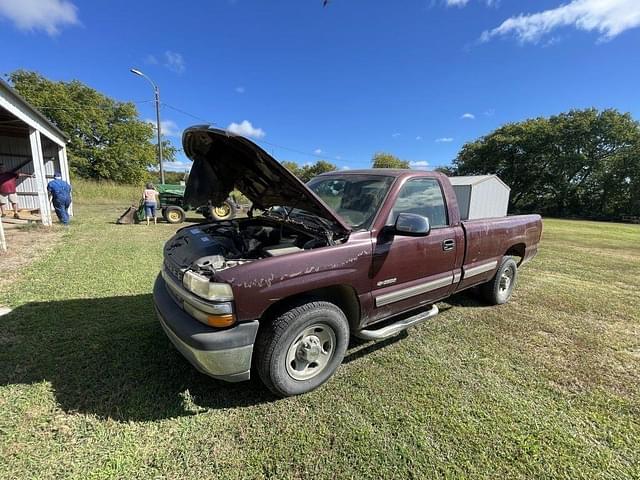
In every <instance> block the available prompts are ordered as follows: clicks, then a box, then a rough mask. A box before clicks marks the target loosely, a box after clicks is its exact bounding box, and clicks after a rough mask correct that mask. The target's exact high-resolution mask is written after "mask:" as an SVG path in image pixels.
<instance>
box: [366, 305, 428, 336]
mask: <svg viewBox="0 0 640 480" xmlns="http://www.w3.org/2000/svg"><path fill="white" fill-rule="evenodd" d="M438 312H439V310H438V307H436V306H435V305H433V306H432V307H431V308H430V309H429V310H427V311H426V312H420V313H418V314H416V315H413V316H412V317H408V318H404V319H402V320H399V321H397V322H395V323H392V324H391V325H387V326H386V327H382V328H378V329H376V330H366V329H365V330H360V331H358V332H354V335H355V336H356V337H358V338H362V339H363V340H384V339H385V338H389V337H393V336H394V335H397V334H399V333H400V332H402V331H404V330H406V329H407V328H409V327H413V326H414V325H418V324H420V323H422V322H425V321H427V320H429V319H430V318H433V317H435V316H436V315H438Z"/></svg>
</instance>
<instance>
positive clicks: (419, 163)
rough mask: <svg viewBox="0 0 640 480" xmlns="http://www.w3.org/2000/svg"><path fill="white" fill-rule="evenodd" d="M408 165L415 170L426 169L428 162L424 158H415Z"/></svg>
mask: <svg viewBox="0 0 640 480" xmlns="http://www.w3.org/2000/svg"><path fill="white" fill-rule="evenodd" d="M409 166H410V167H411V168H415V169H416V170H426V169H427V167H428V166H429V162H427V161H426V160H415V161H412V162H409Z"/></svg>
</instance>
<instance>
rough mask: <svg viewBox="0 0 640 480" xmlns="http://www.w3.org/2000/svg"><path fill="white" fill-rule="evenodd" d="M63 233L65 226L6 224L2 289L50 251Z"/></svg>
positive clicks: (1, 254)
mask: <svg viewBox="0 0 640 480" xmlns="http://www.w3.org/2000/svg"><path fill="white" fill-rule="evenodd" d="M63 234H64V229H63V227H61V226H58V225H53V226H51V227H44V226H42V225H25V226H20V227H9V228H7V226H6V225H5V236H6V238H7V251H6V252H0V265H2V267H1V268H0V272H1V275H0V291H4V290H6V289H7V287H8V285H9V284H11V283H12V282H15V281H16V280H17V279H18V278H19V277H20V274H21V272H22V271H23V270H24V269H25V268H26V267H28V266H29V265H30V264H31V263H33V262H34V261H35V260H37V259H39V258H42V257H43V256H45V255H46V254H47V253H49V252H50V251H51V250H52V249H53V247H54V246H55V245H56V244H57V243H58V242H59V241H60V240H61V239H62V235H63ZM0 305H2V301H0Z"/></svg>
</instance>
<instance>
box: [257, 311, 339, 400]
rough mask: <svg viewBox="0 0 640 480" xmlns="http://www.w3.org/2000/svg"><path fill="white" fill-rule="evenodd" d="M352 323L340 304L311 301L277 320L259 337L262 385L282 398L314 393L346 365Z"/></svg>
mask: <svg viewBox="0 0 640 480" xmlns="http://www.w3.org/2000/svg"><path fill="white" fill-rule="evenodd" d="M348 344H349V322H348V321H347V317H346V316H345V315H344V313H343V312H342V310H340V309H339V308H338V307H337V306H336V305H334V304H333V303H329V302H309V303H305V304H302V305H300V306H297V307H295V308H291V309H290V310H288V311H286V312H284V313H283V314H281V315H279V316H278V317H276V318H275V319H274V320H273V321H272V322H271V323H269V324H268V325H266V326H265V327H264V329H263V330H262V331H261V332H260V333H259V334H258V341H257V342H256V350H255V357H254V358H255V364H256V369H257V371H258V375H259V376H260V379H261V380H262V382H263V383H264V384H265V385H266V386H267V388H269V390H271V391H272V392H273V393H275V394H276V395H278V396H281V397H289V396H292V395H300V394H302V393H307V392H310V391H311V390H314V389H316V388H318V387H319V386H320V385H322V384H323V383H325V382H326V381H327V380H329V378H331V376H332V375H333V373H334V372H335V371H336V369H337V368H338V366H339V365H340V364H341V363H342V359H343V358H344V354H345V352H346V350H347V346H348Z"/></svg>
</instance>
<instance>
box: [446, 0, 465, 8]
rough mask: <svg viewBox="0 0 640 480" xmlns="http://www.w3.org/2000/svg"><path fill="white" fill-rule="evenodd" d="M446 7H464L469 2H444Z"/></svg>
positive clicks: (462, 0) (461, 0)
mask: <svg viewBox="0 0 640 480" xmlns="http://www.w3.org/2000/svg"><path fill="white" fill-rule="evenodd" d="M446 3H447V7H464V6H465V5H466V4H467V3H469V0H446Z"/></svg>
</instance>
